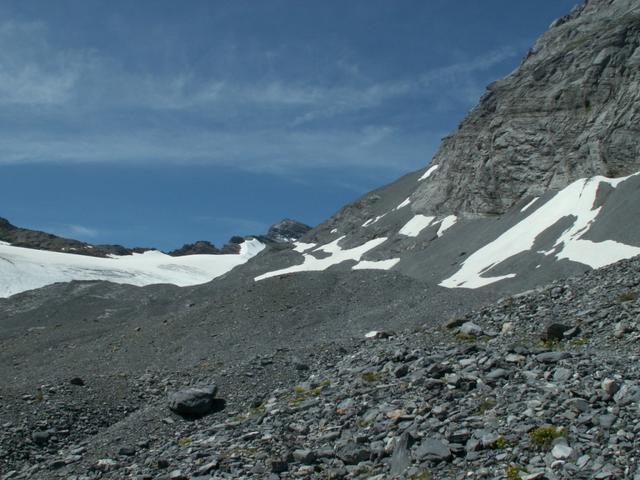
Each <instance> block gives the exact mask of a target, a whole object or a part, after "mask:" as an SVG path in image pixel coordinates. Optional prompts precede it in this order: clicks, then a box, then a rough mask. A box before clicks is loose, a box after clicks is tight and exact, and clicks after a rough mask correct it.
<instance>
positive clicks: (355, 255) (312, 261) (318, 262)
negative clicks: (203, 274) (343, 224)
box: [255, 236, 399, 282]
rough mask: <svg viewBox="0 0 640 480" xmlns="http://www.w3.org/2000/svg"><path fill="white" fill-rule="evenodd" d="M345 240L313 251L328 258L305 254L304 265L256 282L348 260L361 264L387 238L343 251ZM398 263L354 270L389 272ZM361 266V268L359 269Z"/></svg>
mask: <svg viewBox="0 0 640 480" xmlns="http://www.w3.org/2000/svg"><path fill="white" fill-rule="evenodd" d="M343 238H344V236H342V237H340V238H338V239H336V240H334V241H333V242H331V243H327V244H326V245H323V246H321V247H318V248H316V249H315V250H313V251H314V252H316V251H320V252H325V253H329V254H330V255H329V256H328V257H326V258H316V257H314V256H313V255H311V254H309V253H305V254H303V257H304V262H303V263H302V264H300V265H293V266H292V267H288V268H283V269H281V270H275V271H272V272H267V273H264V274H262V275H259V276H257V277H256V278H255V281H256V282H258V281H260V280H264V279H265V278H270V277H276V276H278V275H284V274H286V273H296V272H319V271H322V270H326V269H327V268H329V267H331V266H333V265H337V264H339V263H342V262H344V261H347V260H355V261H356V262H360V258H362V256H363V255H364V254H365V253H367V252H368V251H369V250H372V249H374V248H376V247H377V246H378V245H381V244H382V243H384V242H385V241H386V240H387V238H386V237H380V238H374V239H373V240H369V241H368V242H366V243H364V244H363V245H360V246H359V247H355V248H350V249H348V250H343V249H342V247H340V246H339V245H338V243H339V242H340V241H341V240H342V239H343ZM398 261H399V260H398ZM396 263H397V261H394V262H392V261H391V260H384V261H381V262H365V261H363V262H360V263H358V264H357V265H355V266H354V267H353V269H354V270H358V269H365V268H368V269H382V270H388V269H389V268H391V267H392V266H393V265H395V264H396ZM361 264H363V265H361ZM359 265H360V267H358V266H359Z"/></svg>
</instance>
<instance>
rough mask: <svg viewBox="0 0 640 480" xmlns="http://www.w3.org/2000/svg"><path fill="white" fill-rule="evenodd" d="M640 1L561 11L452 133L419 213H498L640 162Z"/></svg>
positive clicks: (595, 2)
mask: <svg viewBox="0 0 640 480" xmlns="http://www.w3.org/2000/svg"><path fill="white" fill-rule="evenodd" d="M639 135H640V3H638V2H637V0H591V1H588V2H587V3H586V4H585V5H581V6H579V7H576V8H574V10H573V11H572V12H571V13H570V14H569V15H567V16H565V17H563V18H561V19H559V20H556V21H555V22H554V23H553V24H552V25H551V28H550V29H549V31H547V32H546V33H545V34H544V35H542V37H540V39H539V40H538V41H537V42H536V44H535V45H534V47H533V48H532V49H531V51H530V52H529V54H528V55H527V57H526V58H525V59H524V61H523V62H522V64H521V65H520V66H519V67H518V68H517V69H516V70H515V71H514V72H513V73H512V74H510V75H509V76H508V77H506V78H504V79H502V80H500V81H497V82H494V83H492V84H491V85H489V86H488V87H487V91H486V92H485V94H484V95H483V96H482V98H481V100H480V103H479V104H478V105H477V106H476V107H475V108H474V109H473V110H472V111H471V112H470V113H469V115H468V116H467V117H466V118H465V120H464V121H463V122H462V123H461V125H460V127H459V129H458V130H457V131H456V132H454V133H453V134H451V135H450V136H448V137H446V138H445V139H444V141H443V143H442V144H441V146H440V149H439V151H438V152H437V154H436V155H435V157H434V159H433V162H432V165H435V164H437V165H438V166H439V167H438V169H437V170H436V171H434V172H433V174H432V175H431V178H430V179H429V180H430V181H428V182H422V183H421V184H420V186H419V187H418V189H417V190H416V191H415V193H414V194H413V195H412V208H413V209H414V211H416V212H419V213H427V214H429V213H431V214H449V213H456V214H463V215H467V216H474V215H491V214H500V213H503V212H505V211H506V210H507V209H508V208H509V207H511V206H512V205H513V204H514V203H516V202H517V201H518V200H521V199H522V198H523V197H526V196H537V195H540V194H541V193H543V192H545V191H547V190H550V189H559V188H561V187H564V186H566V185H568V184H569V183H570V182H572V181H574V180H576V179H578V178H583V177H589V176H593V175H605V176H609V177H619V176H623V175H627V174H630V173H634V172H636V171H638V170H640V146H639V145H640V144H639V143H638V141H637V140H638V138H639Z"/></svg>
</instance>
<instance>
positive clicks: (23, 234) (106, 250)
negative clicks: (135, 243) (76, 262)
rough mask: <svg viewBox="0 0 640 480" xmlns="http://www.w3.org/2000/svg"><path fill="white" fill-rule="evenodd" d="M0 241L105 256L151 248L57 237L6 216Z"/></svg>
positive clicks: (21, 245) (15, 244) (126, 253)
mask: <svg viewBox="0 0 640 480" xmlns="http://www.w3.org/2000/svg"><path fill="white" fill-rule="evenodd" d="M0 241H3V242H7V243H10V244H11V245H13V246H16V247H24V248H34V249H38V250H49V251H52V252H64V253H74V254H77V255H88V256H91V257H107V256H109V255H131V254H133V253H142V252H146V251H148V250H152V249H151V248H125V247H123V246H122V245H92V244H90V243H86V242H81V241H79V240H73V239H69V238H63V237H58V236H57V235H53V234H51V233H46V232H41V231H39V230H30V229H27V228H20V227H16V226H15V225H13V224H12V223H11V222H9V220H7V219H6V218H1V217H0Z"/></svg>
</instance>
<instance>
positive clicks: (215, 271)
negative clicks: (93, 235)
mask: <svg viewBox="0 0 640 480" xmlns="http://www.w3.org/2000/svg"><path fill="white" fill-rule="evenodd" d="M264 247H265V246H264V245H263V244H262V243H261V242H259V241H258V240H255V239H252V240H247V241H245V242H244V243H242V244H241V245H240V253H239V254H238V255H187V256H182V257H172V256H169V255H166V254H164V253H162V252H159V251H155V250H153V251H149V252H145V253H141V254H133V255H126V256H112V257H109V258H99V257H88V256H84V255H75V254H71V253H58V252H49V251H45V250H34V249H30V248H21V247H14V246H11V245H9V244H7V243H4V242H0V297H8V296H11V295H14V294H16V293H20V292H24V291H26V290H32V289H34V288H40V287H44V286H45V285H50V284H53V283H57V282H69V281H72V280H106V281H109V282H115V283H127V284H131V285H138V286H145V285H152V284H157V283H170V284H174V285H178V286H181V287H184V286H188V285H198V284H201V283H206V282H208V281H210V280H213V279H214V278H216V277H219V276H220V275H223V274H225V273H227V272H228V271H229V270H231V269H232V268H234V267H237V266H238V265H241V264H243V263H245V262H247V261H248V260H249V259H250V258H251V257H253V256H255V255H257V254H258V253H260V252H261V251H262V250H263V249H264Z"/></svg>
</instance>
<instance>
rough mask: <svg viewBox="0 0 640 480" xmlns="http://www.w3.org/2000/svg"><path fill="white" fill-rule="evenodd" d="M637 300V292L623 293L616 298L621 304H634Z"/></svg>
mask: <svg viewBox="0 0 640 480" xmlns="http://www.w3.org/2000/svg"><path fill="white" fill-rule="evenodd" d="M637 299H638V292H625V293H623V294H622V295H620V296H619V297H618V300H620V301H621V302H634V301H636V300H637Z"/></svg>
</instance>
